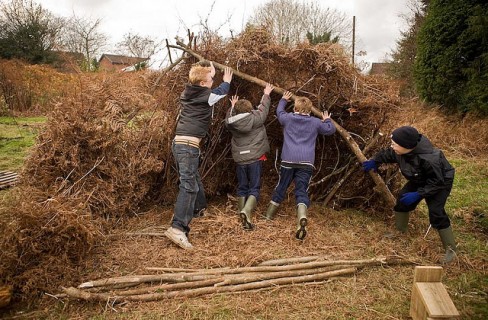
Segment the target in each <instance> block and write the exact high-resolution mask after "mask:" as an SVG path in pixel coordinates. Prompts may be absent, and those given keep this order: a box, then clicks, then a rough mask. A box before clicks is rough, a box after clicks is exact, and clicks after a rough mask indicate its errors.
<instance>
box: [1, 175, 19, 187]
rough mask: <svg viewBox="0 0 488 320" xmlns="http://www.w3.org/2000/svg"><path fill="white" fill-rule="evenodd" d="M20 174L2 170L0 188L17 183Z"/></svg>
mask: <svg viewBox="0 0 488 320" xmlns="http://www.w3.org/2000/svg"><path fill="white" fill-rule="evenodd" d="M18 178H19V176H18V174H17V173H15V172H10V171H0V189H5V188H8V187H11V186H13V185H15V184H16V183H17V181H18Z"/></svg>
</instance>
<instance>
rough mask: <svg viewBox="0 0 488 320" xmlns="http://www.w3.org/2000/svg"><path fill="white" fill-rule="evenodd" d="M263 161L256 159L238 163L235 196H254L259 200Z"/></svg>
mask: <svg viewBox="0 0 488 320" xmlns="http://www.w3.org/2000/svg"><path fill="white" fill-rule="evenodd" d="M262 168H263V162H262V161H261V160H257V161H255V162H253V163H249V164H238V165H237V168H236V173H237V181H238V185H237V196H238V197H244V198H247V197H249V196H255V197H256V199H257V200H259V193H260V190H261V172H262Z"/></svg>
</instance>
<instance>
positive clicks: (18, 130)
mask: <svg viewBox="0 0 488 320" xmlns="http://www.w3.org/2000/svg"><path fill="white" fill-rule="evenodd" d="M45 122H46V118H44V117H32V118H16V117H0V170H8V171H19V170H20V169H21V168H22V165H23V163H24V159H25V158H26V156H27V154H28V152H29V149H30V148H31V147H32V146H33V145H34V143H35V139H36V136H37V133H38V131H39V129H40V128H41V126H42V125H43V124H44V123H45Z"/></svg>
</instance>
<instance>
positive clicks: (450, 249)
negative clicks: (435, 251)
mask: <svg viewBox="0 0 488 320" xmlns="http://www.w3.org/2000/svg"><path fill="white" fill-rule="evenodd" d="M438 231H439V236H440V237H441V241H442V245H443V246H444V249H446V255H445V256H444V258H442V259H441V264H449V263H451V262H452V260H454V258H455V257H456V251H457V248H456V241H454V234H453V233H452V228H451V227H448V228H445V229H441V230H438Z"/></svg>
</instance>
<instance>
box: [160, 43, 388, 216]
mask: <svg viewBox="0 0 488 320" xmlns="http://www.w3.org/2000/svg"><path fill="white" fill-rule="evenodd" d="M176 44H177V45H178V46H173V45H171V46H170V47H171V48H175V49H179V50H183V51H185V52H186V53H188V54H190V55H192V56H194V57H195V58H197V59H198V60H200V61H202V60H206V59H205V58H204V57H203V56H201V55H199V54H198V53H196V52H195V51H193V50H191V49H190V48H188V46H186V45H185V44H184V43H182V42H181V41H176ZM213 65H214V67H215V68H217V69H220V70H224V69H225V68H226V67H227V66H225V65H223V64H220V63H218V62H215V61H213ZM232 72H233V74H234V75H235V76H237V77H239V78H241V79H244V80H247V81H249V82H252V83H255V84H257V85H260V86H262V87H265V86H266V84H267V82H266V81H264V80H261V79H259V78H256V77H253V76H250V75H248V74H245V73H244V72H241V71H239V70H234V69H232ZM273 90H274V91H275V92H277V93H278V94H284V93H285V91H286V90H285V89H283V88H280V87H277V86H276V87H275V88H274V89H273ZM295 98H296V96H295V95H293V96H292V97H291V99H292V100H295ZM312 113H313V114H314V115H315V116H317V117H319V118H322V112H321V111H320V110H318V109H317V108H315V107H312ZM331 120H332V119H331ZM332 122H333V123H334V125H335V127H336V130H337V132H338V133H339V134H340V135H341V137H342V138H343V139H344V141H345V142H346V144H347V145H348V146H349V149H351V151H352V152H353V153H354V155H355V156H356V158H357V159H358V160H359V162H363V161H365V160H366V157H365V156H364V154H363V153H362V152H361V149H360V148H359V146H358V144H357V143H356V141H354V139H353V138H352V136H351V135H350V134H349V132H348V131H347V130H346V129H344V128H343V127H341V126H340V125H339V124H338V123H337V122H335V121H334V120H332ZM368 173H369V175H370V176H371V178H372V179H373V181H374V183H375V184H376V186H377V187H378V188H377V191H378V192H380V194H381V195H382V196H383V199H384V200H385V201H386V203H388V205H389V206H391V207H393V206H394V205H395V197H393V195H392V194H391V192H390V190H389V189H388V187H387V186H386V184H385V182H384V181H383V179H382V178H381V176H380V175H379V174H378V173H376V172H374V171H373V170H370V171H369V172H368Z"/></svg>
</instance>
